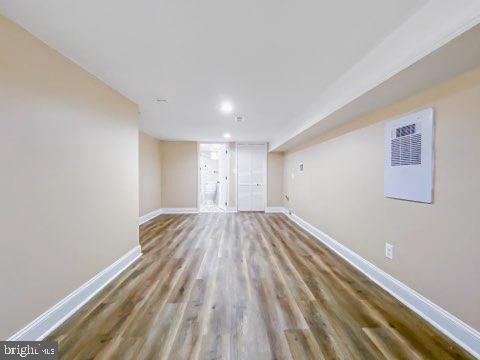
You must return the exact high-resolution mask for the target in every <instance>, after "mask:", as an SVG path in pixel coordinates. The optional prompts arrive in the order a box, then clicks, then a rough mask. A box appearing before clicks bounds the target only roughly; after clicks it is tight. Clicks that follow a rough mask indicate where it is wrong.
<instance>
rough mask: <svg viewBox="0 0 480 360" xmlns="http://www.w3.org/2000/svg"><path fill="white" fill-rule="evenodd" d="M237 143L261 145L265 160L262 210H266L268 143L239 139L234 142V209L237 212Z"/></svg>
mask: <svg viewBox="0 0 480 360" xmlns="http://www.w3.org/2000/svg"><path fill="white" fill-rule="evenodd" d="M239 145H263V147H264V151H265V162H264V164H263V171H264V173H265V184H264V186H263V200H264V206H263V207H264V210H263V211H264V212H266V211H267V203H268V199H267V195H268V143H266V142H254V141H239V142H236V143H235V211H236V212H238V146H239Z"/></svg>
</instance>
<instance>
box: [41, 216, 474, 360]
mask: <svg viewBox="0 0 480 360" xmlns="http://www.w3.org/2000/svg"><path fill="white" fill-rule="evenodd" d="M140 241H141V245H142V249H143V256H142V257H141V258H140V259H139V260H138V261H137V262H136V263H135V264H133V265H132V266H131V267H130V268H129V269H127V270H126V271H125V272H124V273H122V274H121V275H120V276H119V277H118V278H117V279H116V280H114V281H113V282H112V283H111V284H110V285H109V286H107V287H106V288H105V289H104V290H103V291H102V292H101V293H100V294H98V295H97V296H96V297H95V298H94V299H93V300H92V301H90V302H89V303H88V304H87V305H86V306H84V307H83V308H82V309H81V310H80V311H79V312H78V313H77V314H76V315H75V316H74V317H73V318H71V319H70V320H69V321H68V322H67V323H65V324H64V325H63V326H61V327H60V328H59V329H57V330H56V331H55V332H54V333H53V334H52V335H51V336H50V337H49V339H51V340H58V341H59V347H60V354H61V359H92V358H96V359H107V358H119V359H123V358H124V359H385V358H386V359H452V358H471V357H469V355H468V354H466V353H465V352H464V351H462V350H461V349H460V348H459V347H458V346H457V345H455V344H454V343H452V342H451V341H450V340H448V339H447V338H446V337H444V336H443V335H442V334H440V333H439V332H438V331H436V330H435V329H434V328H432V327H431V326H430V325H428V324H427V323H426V322H425V321H423V320H422V319H420V318H419V317H418V316H417V315H415V314H414V313H413V312H411V311H410V310H408V309H407V308H406V307H405V306H403V305H402V304H401V303H399V302H398V301H397V300H395V299H394V298H393V297H391V296H390V295H388V294H387V293H386V292H385V291H383V290H382V289H380V288H379V287H378V286H376V285H375V284H373V283H372V282H371V281H369V280H368V279H367V278H366V277H365V276H363V275H361V274H360V273H359V272H358V271H356V270H355V269H354V268H352V267H351V266H350V265H348V264H347V263H345V262H344V261H343V260H342V259H340V258H339V257H338V256H336V255H334V254H333V253H332V252H330V251H329V250H327V249H326V248H325V247H323V246H322V245H320V244H319V243H318V242H317V241H316V240H315V239H314V238H313V237H311V236H310V235H308V234H307V233H305V232H304V231H302V230H301V229H300V228H299V227H297V226H296V225H295V224H294V223H292V222H291V221H290V220H289V219H288V218H287V217H286V216H284V215H280V214H263V213H238V214H221V213H212V214H198V215H162V216H159V217H157V218H155V219H154V220H151V221H149V222H148V223H146V224H144V225H142V226H141V228H140Z"/></svg>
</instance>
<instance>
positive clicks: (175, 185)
mask: <svg viewBox="0 0 480 360" xmlns="http://www.w3.org/2000/svg"><path fill="white" fill-rule="evenodd" d="M197 168H198V156H197V143H196V142H194V141H163V142H162V207H164V208H196V207H197V190H198V169H197Z"/></svg>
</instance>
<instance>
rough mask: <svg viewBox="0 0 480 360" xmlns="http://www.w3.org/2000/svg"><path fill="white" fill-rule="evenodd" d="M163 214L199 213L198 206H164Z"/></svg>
mask: <svg viewBox="0 0 480 360" xmlns="http://www.w3.org/2000/svg"><path fill="white" fill-rule="evenodd" d="M162 214H198V208H163V209H162Z"/></svg>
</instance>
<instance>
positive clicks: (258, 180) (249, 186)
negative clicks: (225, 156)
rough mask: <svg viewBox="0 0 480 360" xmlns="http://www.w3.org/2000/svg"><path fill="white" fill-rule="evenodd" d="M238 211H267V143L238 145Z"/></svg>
mask: <svg viewBox="0 0 480 360" xmlns="http://www.w3.org/2000/svg"><path fill="white" fill-rule="evenodd" d="M237 150H238V157H237V159H238V164H237V172H238V174H237V179H238V211H265V180H266V174H265V168H266V166H265V164H266V151H265V145H238V148H237Z"/></svg>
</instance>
